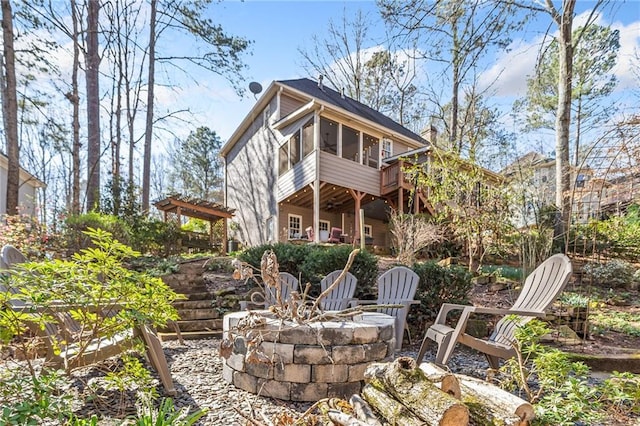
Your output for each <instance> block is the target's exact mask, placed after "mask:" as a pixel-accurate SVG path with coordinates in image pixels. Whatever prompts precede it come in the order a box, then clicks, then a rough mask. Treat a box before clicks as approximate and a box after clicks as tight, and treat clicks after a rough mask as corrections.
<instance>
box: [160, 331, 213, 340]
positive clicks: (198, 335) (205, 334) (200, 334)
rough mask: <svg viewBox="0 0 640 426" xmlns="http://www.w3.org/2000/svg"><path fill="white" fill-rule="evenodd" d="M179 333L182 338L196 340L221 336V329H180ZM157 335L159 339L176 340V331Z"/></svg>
mask: <svg viewBox="0 0 640 426" xmlns="http://www.w3.org/2000/svg"><path fill="white" fill-rule="evenodd" d="M180 334H181V335H182V338H183V339H184V340H196V339H213V338H216V339H220V338H221V337H222V330H216V331H186V332H185V331H181V332H180ZM158 337H159V338H160V340H161V341H163V342H166V341H169V340H178V335H177V334H176V333H170V332H167V333H161V332H159V333H158Z"/></svg>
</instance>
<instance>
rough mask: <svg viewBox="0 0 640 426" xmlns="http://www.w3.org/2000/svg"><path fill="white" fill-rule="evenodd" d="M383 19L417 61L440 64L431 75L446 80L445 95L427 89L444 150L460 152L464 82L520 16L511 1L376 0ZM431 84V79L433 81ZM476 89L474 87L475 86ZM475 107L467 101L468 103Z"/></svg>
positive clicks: (503, 41) (518, 23)
mask: <svg viewBox="0 0 640 426" xmlns="http://www.w3.org/2000/svg"><path fill="white" fill-rule="evenodd" d="M377 3H378V6H379V7H380V9H381V13H382V16H383V18H384V19H385V20H386V21H387V22H388V23H389V24H390V25H391V27H392V30H393V31H394V32H395V38H396V39H397V40H400V41H404V42H406V43H408V44H409V46H417V47H418V48H420V49H422V50H421V51H419V50H416V49H413V51H414V52H415V53H416V54H419V55H420V57H421V59H424V60H428V61H433V62H435V63H438V64H444V65H445V68H444V71H443V73H442V75H438V76H437V77H434V78H432V80H435V82H436V83H435V84H437V86H438V87H439V88H442V87H443V86H444V85H445V84H446V83H448V84H450V87H449V95H448V96H447V95H443V94H442V93H441V92H440V90H441V89H439V88H438V89H436V88H434V89H432V90H431V93H430V95H431V98H432V100H433V101H434V102H436V104H437V105H436V109H437V110H438V111H440V112H443V111H444V110H445V109H446V110H447V112H448V117H446V123H447V126H446V127H445V131H446V132H447V133H448V144H449V148H450V149H451V150H453V151H454V152H457V153H459V152H461V151H462V146H463V143H464V139H463V135H461V134H460V132H459V129H460V126H459V124H458V121H459V120H460V118H461V115H463V116H464V115H465V114H467V112H463V113H461V112H460V106H461V104H462V102H463V101H462V99H463V97H462V96H461V94H462V90H463V88H464V86H465V84H471V83H475V75H476V73H477V68H478V64H479V61H480V59H481V58H482V57H483V55H484V54H485V52H486V51H487V49H488V48H491V47H497V48H506V47H507V46H508V44H509V43H510V42H511V39H510V34H511V32H512V31H514V30H516V29H517V28H519V27H520V26H521V25H522V23H523V20H518V19H516V18H517V17H516V14H515V13H514V11H515V10H516V7H515V6H514V4H513V2H512V1H510V0H504V1H490V2H487V1H485V0H468V1H458V0H438V1H432V0H409V1H406V2H398V1H395V0H378V1H377ZM432 84H434V83H432ZM474 91H476V92H477V90H475V89H474ZM467 106H468V107H470V108H475V106H473V105H472V104H467Z"/></svg>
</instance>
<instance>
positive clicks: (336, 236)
mask: <svg viewBox="0 0 640 426" xmlns="http://www.w3.org/2000/svg"><path fill="white" fill-rule="evenodd" d="M327 242H328V243H334V244H337V243H341V242H342V229H341V228H331V233H330V234H329V238H328V239H327Z"/></svg>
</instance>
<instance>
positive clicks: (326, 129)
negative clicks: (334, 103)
mask: <svg viewBox="0 0 640 426" xmlns="http://www.w3.org/2000/svg"><path fill="white" fill-rule="evenodd" d="M320 149H321V150H323V151H325V152H329V153H331V154H334V155H337V154H338V123H336V122H335V121H331V120H327V119H326V118H321V119H320Z"/></svg>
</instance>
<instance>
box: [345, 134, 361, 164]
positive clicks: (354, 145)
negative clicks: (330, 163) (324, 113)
mask: <svg viewBox="0 0 640 426" xmlns="http://www.w3.org/2000/svg"><path fill="white" fill-rule="evenodd" d="M359 150H360V132H358V131H356V130H355V129H352V128H351V127H347V126H342V158H346V159H347V160H351V161H357V162H358V163H359V162H360V159H359V158H358V151H359Z"/></svg>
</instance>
